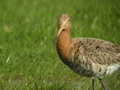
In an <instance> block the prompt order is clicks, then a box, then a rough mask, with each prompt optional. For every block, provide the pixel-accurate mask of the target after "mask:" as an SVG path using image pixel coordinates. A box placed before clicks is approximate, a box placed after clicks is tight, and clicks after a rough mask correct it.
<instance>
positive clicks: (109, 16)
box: [0, 0, 120, 90]
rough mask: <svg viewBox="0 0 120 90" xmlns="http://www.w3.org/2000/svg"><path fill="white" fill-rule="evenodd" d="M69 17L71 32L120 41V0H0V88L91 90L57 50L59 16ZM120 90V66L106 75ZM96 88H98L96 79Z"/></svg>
mask: <svg viewBox="0 0 120 90" xmlns="http://www.w3.org/2000/svg"><path fill="white" fill-rule="evenodd" d="M63 13H67V14H69V15H70V17H71V22H72V27H71V37H95V38H101V39H104V40H108V41H111V42H113V43H115V44H120V1H119V0H0V90H92V89H91V79H89V78H86V77H82V76H79V75H77V74H76V73H74V72H72V71H71V70H70V69H69V68H68V67H67V66H66V65H64V64H63V63H62V62H61V61H60V59H59V57H58V55H57V52H56V45H55V38H56V34H57V19H58V16H59V15H61V14H63ZM104 80H106V83H107V85H108V86H109V88H110V89H109V90H120V71H118V72H116V73H114V74H113V75H111V76H108V77H104ZM95 84H96V90H102V87H101V85H100V84H99V81H98V80H97V79H96V83H95Z"/></svg>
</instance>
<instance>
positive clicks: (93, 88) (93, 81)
mask: <svg viewBox="0 0 120 90" xmlns="http://www.w3.org/2000/svg"><path fill="white" fill-rule="evenodd" d="M94 84H95V80H94V77H92V90H95V85H94Z"/></svg>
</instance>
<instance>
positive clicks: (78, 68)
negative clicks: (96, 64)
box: [69, 65, 94, 77]
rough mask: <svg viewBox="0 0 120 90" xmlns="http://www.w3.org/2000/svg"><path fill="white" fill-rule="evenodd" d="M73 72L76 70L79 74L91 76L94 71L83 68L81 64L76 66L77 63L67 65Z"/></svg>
mask: <svg viewBox="0 0 120 90" xmlns="http://www.w3.org/2000/svg"><path fill="white" fill-rule="evenodd" d="M69 67H70V68H71V69H72V70H73V71H74V72H76V73H77V74H79V75H82V76H86V77H93V76H94V72H93V71H91V70H88V69H85V68H84V67H82V66H80V65H79V66H77V65H73V66H69Z"/></svg>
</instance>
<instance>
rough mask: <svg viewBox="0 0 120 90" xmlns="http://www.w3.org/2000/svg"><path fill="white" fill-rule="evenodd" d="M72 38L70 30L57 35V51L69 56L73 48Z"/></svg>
mask: <svg viewBox="0 0 120 90" xmlns="http://www.w3.org/2000/svg"><path fill="white" fill-rule="evenodd" d="M71 43H72V40H71V38H70V30H66V31H64V32H62V33H61V34H60V36H58V37H57V51H58V53H59V54H60V55H61V56H62V57H66V58H67V57H68V56H69V53H70V50H71Z"/></svg>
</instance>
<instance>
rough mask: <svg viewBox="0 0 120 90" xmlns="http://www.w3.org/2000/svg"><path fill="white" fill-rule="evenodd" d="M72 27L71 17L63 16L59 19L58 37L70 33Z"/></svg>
mask: <svg viewBox="0 0 120 90" xmlns="http://www.w3.org/2000/svg"><path fill="white" fill-rule="evenodd" d="M70 27H71V22H70V17H69V16H68V15H67V14H62V15H61V16H60V17H59V19H58V33H57V37H58V36H60V34H61V33H62V32H65V31H69V30H70Z"/></svg>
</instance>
